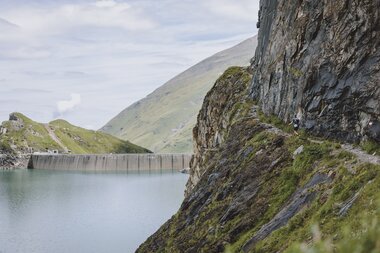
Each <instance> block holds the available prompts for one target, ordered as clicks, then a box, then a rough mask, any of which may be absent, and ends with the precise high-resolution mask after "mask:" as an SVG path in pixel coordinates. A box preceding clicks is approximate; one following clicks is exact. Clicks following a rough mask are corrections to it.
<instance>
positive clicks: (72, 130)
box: [0, 113, 149, 154]
mask: <svg viewBox="0 0 380 253" xmlns="http://www.w3.org/2000/svg"><path fill="white" fill-rule="evenodd" d="M0 132H1V135H0V151H2V152H1V153H12V152H18V153H30V152H45V151H46V150H47V149H48V150H58V151H59V152H68V151H71V152H72V153H73V154H96V153H146V152H149V150H147V149H145V148H142V147H140V146H137V145H135V144H132V143H130V142H128V141H123V140H120V139H117V138H116V137H114V136H111V135H109V134H106V133H103V132H99V131H92V130H87V129H84V128H80V127H76V126H73V125H71V124H70V123H68V122H67V121H64V120H55V121H52V122H50V123H48V124H42V123H38V122H35V121H33V120H31V119H29V118H28V117H26V116H25V115H22V114H21V113H12V114H11V115H10V118H9V121H5V122H3V124H2V125H1V131H0Z"/></svg>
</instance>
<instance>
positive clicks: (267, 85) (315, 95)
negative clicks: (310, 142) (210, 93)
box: [251, 0, 380, 142]
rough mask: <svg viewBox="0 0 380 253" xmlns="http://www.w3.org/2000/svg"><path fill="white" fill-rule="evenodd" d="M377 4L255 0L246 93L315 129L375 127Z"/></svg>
mask: <svg viewBox="0 0 380 253" xmlns="http://www.w3.org/2000/svg"><path fill="white" fill-rule="evenodd" d="M379 10H380V1H378V0H352V1H348V0H336V1H328V0H324V1H317V0H307V1H298V0H261V9H260V21H259V23H258V25H259V26H260V30H259V36H258V48H257V50H256V55H255V60H254V62H253V69H254V78H253V81H252V90H251V94H252V97H253V98H254V99H256V100H259V101H260V104H261V107H262V109H263V111H264V112H265V113H266V114H268V115H269V114H275V115H277V116H279V117H280V118H281V119H283V120H285V121H288V120H289V119H291V118H292V117H294V115H296V114H297V115H298V117H300V118H301V119H302V125H303V127H304V128H306V129H307V130H309V131H311V132H313V133H315V134H318V135H321V136H325V137H332V138H336V139H340V140H344V141H350V142H354V141H359V140H360V139H362V137H363V136H364V135H365V134H366V131H369V132H371V131H374V130H371V128H372V126H370V128H369V129H368V123H369V122H370V121H371V120H373V121H376V120H379V118H380V81H379V80H380V12H379ZM376 135H379V136H380V132H379V133H377V134H376Z"/></svg>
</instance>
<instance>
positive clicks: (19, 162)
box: [0, 154, 30, 170]
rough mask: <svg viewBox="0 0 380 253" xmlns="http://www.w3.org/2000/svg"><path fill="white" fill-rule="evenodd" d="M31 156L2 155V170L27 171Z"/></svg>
mask: <svg viewBox="0 0 380 253" xmlns="http://www.w3.org/2000/svg"><path fill="white" fill-rule="evenodd" d="M29 160H30V155H29V154H0V170H14V169H26V168H28V163H29Z"/></svg>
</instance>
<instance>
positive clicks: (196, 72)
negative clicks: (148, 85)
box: [101, 37, 257, 153]
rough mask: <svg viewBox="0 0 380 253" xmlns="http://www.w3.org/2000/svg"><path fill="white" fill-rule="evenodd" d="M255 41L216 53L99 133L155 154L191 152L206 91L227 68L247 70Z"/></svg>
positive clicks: (132, 106)
mask: <svg viewBox="0 0 380 253" xmlns="http://www.w3.org/2000/svg"><path fill="white" fill-rule="evenodd" d="M256 40H257V39H256V37H253V38H250V39H247V40H245V41H243V42H242V43H240V44H238V45H236V46H234V47H232V48H230V49H227V50H225V51H222V52H220V53H217V54H215V55H213V56H211V57H209V58H207V59H205V60H203V61H202V62H200V63H198V64H196V65H195V66H193V67H191V68H189V69H188V70H186V71H185V72H183V73H181V74H179V75H178V76H176V77H174V78H173V79H172V80H170V81H168V82H167V83H165V84H164V85H163V86H161V87H160V88H158V89H157V90H155V91H154V92H153V93H151V94H149V95H148V96H147V97H146V98H144V99H142V100H140V101H138V102H137V103H135V104H133V105H131V106H129V107H128V108H127V109H125V110H124V111H122V112H121V113H120V114H119V115H117V116H116V117H115V118H113V119H112V120H111V121H110V122H108V123H107V124H106V125H105V126H104V127H103V128H102V129H101V131H104V132H106V133H109V134H112V135H114V136H117V137H119V138H121V139H124V140H130V141H132V142H134V143H136V144H138V145H142V146H144V147H148V148H149V149H151V150H153V151H154V152H169V153H171V152H185V153H191V152H192V129H193V127H194V126H195V123H196V115H197V113H198V111H199V109H200V108H201V105H202V101H203V98H204V96H205V95H206V93H207V91H208V90H209V89H210V88H211V87H212V85H213V84H214V82H215V81H216V79H217V78H218V76H220V74H222V73H223V71H224V70H226V69H227V68H228V67H230V66H248V65H249V62H250V59H251V58H252V56H253V54H254V51H255V47H256Z"/></svg>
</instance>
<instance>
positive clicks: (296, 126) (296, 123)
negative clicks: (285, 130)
mask: <svg viewBox="0 0 380 253" xmlns="http://www.w3.org/2000/svg"><path fill="white" fill-rule="evenodd" d="M300 123H301V121H300V119H299V118H298V117H297V115H294V118H293V119H292V122H291V123H290V124H293V130H294V134H295V135H299V134H298V132H297V131H298V129H299V128H300Z"/></svg>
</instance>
